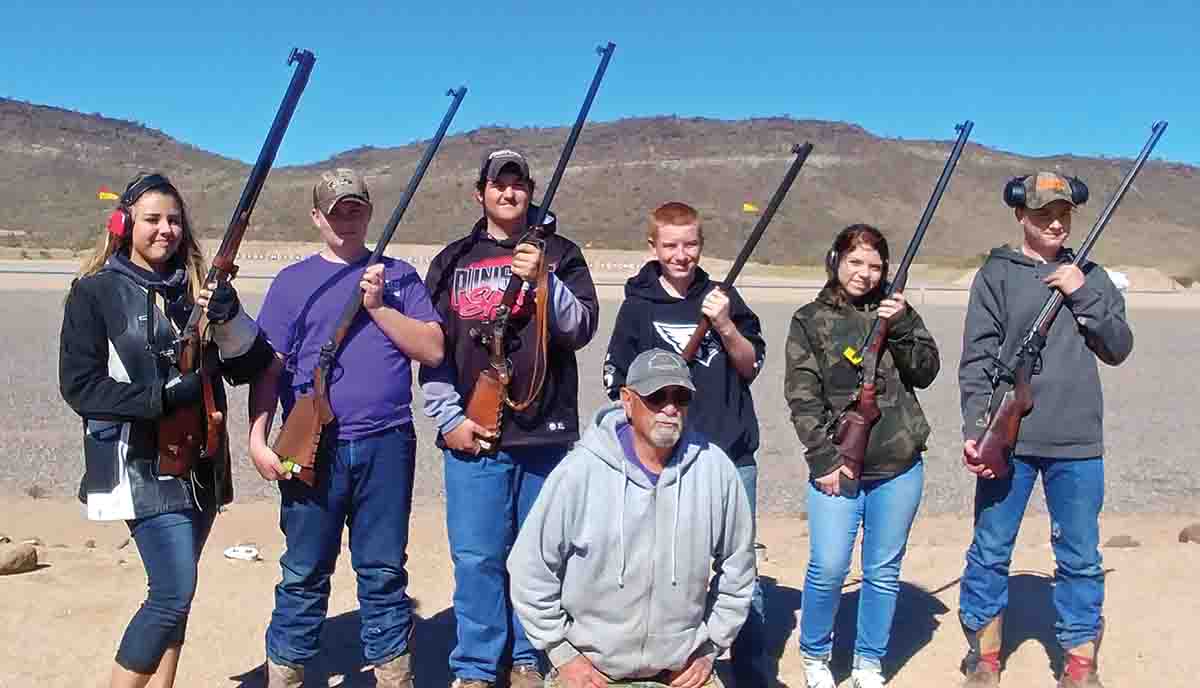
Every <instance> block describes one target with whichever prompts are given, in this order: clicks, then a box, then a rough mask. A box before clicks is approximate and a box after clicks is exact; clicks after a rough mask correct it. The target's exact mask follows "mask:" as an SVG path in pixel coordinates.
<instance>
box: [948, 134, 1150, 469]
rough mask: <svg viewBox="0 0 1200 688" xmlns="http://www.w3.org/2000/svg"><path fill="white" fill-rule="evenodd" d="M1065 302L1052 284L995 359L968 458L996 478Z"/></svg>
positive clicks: (1110, 207) (1083, 253)
mask: <svg viewBox="0 0 1200 688" xmlns="http://www.w3.org/2000/svg"><path fill="white" fill-rule="evenodd" d="M1166 130H1167V122H1166V121H1165V120H1164V121H1159V122H1155V123H1154V126H1152V127H1151V132H1150V138H1149V139H1147V141H1146V143H1145V145H1143V146H1142V151H1141V153H1139V154H1138V157H1137V158H1136V159H1135V160H1134V162H1133V167H1131V168H1130V169H1129V172H1127V173H1126V174H1125V178H1124V179H1122V180H1121V183H1120V185H1118V186H1117V190H1116V191H1115V192H1113V195H1112V198H1110V199H1109V201H1108V204H1107V205H1106V206H1104V210H1103V211H1102V212H1101V213H1100V217H1098V218H1096V224H1095V225H1094V226H1093V227H1092V230H1091V231H1090V232H1088V235H1087V237H1085V238H1084V240H1083V243H1081V244H1080V245H1079V249H1078V250H1077V251H1076V252H1075V257H1074V258H1073V259H1072V261H1071V264H1072V265H1074V266H1076V267H1079V268H1082V267H1083V265H1084V263H1085V262H1086V261H1087V257H1088V254H1089V253H1091V250H1092V247H1094V246H1095V245H1096V242H1097V241H1098V240H1099V239H1100V235H1101V234H1102V233H1103V232H1104V228H1105V226H1106V225H1108V222H1109V220H1111V219H1112V216H1113V213H1115V212H1116V210H1117V207H1118V206H1119V205H1120V204H1121V199H1123V198H1124V197H1125V192H1126V191H1128V190H1129V187H1130V186H1131V185H1132V184H1133V180H1134V178H1136V177H1137V175H1138V173H1139V172H1141V170H1142V166H1143V165H1145V164H1146V160H1147V158H1149V157H1150V152H1151V151H1152V150H1154V146H1155V145H1157V144H1158V140H1159V139H1160V138H1162V135H1163V133H1164V132H1165V131H1166ZM1064 302H1065V297H1064V296H1063V294H1062V292H1060V291H1058V290H1057V289H1052V290H1051V292H1050V295H1049V296H1048V297H1047V298H1046V303H1045V304H1044V305H1043V306H1042V310H1041V311H1040V312H1039V313H1038V316H1037V318H1036V319H1035V320H1034V322H1033V325H1032V326H1030V328H1029V331H1028V333H1027V334H1026V335H1025V337H1024V339H1023V340H1022V341H1021V344H1020V346H1018V347H1017V349H1016V351H1015V353H1014V354H1013V355H1012V358H1011V359H1010V360H1008V361H999V360H997V369H996V371H995V372H993V374H992V396H991V398H990V399H989V400H988V404H987V408H986V410H985V412H984V416H983V418H980V419H979V420H977V421H976V423H975V425H976V426H978V427H982V428H983V431H982V432H981V433H980V434H979V435H978V436H977V437H976V441H975V448H976V450H977V451H978V453H979V456H978V458H976V459H970V458H968V462H970V463H971V464H973V465H977V466H978V465H983V466H986V467H987V468H990V469H991V470H992V473H994V474H995V477H997V478H1002V477H1004V476H1006V475H1008V472H1009V469H1010V463H1011V459H1012V453H1013V450H1014V449H1016V446H1017V437H1018V436H1019V435H1020V433H1021V419H1022V418H1024V417H1025V416H1026V415H1028V414H1029V412H1030V411H1032V410H1033V406H1034V399H1033V375H1034V373H1035V372H1036V371H1035V368H1036V367H1037V366H1038V364H1039V362H1040V360H1041V354H1042V349H1043V348H1045V346H1046V337H1047V336H1048V335H1049V334H1050V327H1051V326H1052V325H1053V324H1054V319H1055V318H1056V317H1057V316H1058V312H1059V311H1060V310H1062V306H1063V303H1064ZM1005 373H1008V374H1009V375H1011V382H1010V381H1008V380H1007V376H1006V375H1005Z"/></svg>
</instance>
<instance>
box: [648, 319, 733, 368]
mask: <svg viewBox="0 0 1200 688" xmlns="http://www.w3.org/2000/svg"><path fill="white" fill-rule="evenodd" d="M654 331H655V332H657V333H658V336H659V338H660V339H662V340H663V341H665V342H666V343H668V344H670V345H671V348H672V349H675V353H677V354H681V355H682V354H683V350H684V348H686V347H687V343H688V341H689V340H690V339H691V338H692V333H693V332H695V331H696V325H695V323H684V324H679V323H665V322H658V321H655V322H654ZM720 352H721V345H720V343H718V342H717V337H716V335H714V334H713V331H712V329H711V328H710V329H709V330H708V332H706V333H704V339H701V340H700V348H699V350H697V351H696V362H697V363H699V364H700V365H702V366H704V367H705V368H707V367H709V366H710V365H712V360H713V359H714V358H716V356H717V354H718V353H720Z"/></svg>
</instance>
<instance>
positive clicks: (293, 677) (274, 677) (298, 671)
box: [267, 658, 304, 688]
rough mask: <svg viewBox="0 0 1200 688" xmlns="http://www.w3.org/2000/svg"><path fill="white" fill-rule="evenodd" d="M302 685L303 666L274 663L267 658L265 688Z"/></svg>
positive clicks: (292, 687)
mask: <svg viewBox="0 0 1200 688" xmlns="http://www.w3.org/2000/svg"><path fill="white" fill-rule="evenodd" d="M303 685H304V667H290V666H287V665H286V664H276V663H275V661H274V660H271V659H269V658H268V659H267V688H301V686H303Z"/></svg>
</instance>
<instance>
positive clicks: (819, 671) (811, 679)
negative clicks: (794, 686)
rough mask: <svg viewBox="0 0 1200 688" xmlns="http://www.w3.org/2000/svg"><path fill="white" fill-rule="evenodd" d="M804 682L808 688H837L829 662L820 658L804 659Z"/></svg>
mask: <svg viewBox="0 0 1200 688" xmlns="http://www.w3.org/2000/svg"><path fill="white" fill-rule="evenodd" d="M803 659H804V681H805V684H806V685H807V686H808V688H837V681H834V680H833V672H832V671H830V670H829V660H827V659H823V658H820V657H804V658H803Z"/></svg>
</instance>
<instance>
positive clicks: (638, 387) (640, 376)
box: [625, 349, 696, 396]
mask: <svg viewBox="0 0 1200 688" xmlns="http://www.w3.org/2000/svg"><path fill="white" fill-rule="evenodd" d="M625 386H626V387H629V388H631V389H632V390H633V391H635V392H637V393H638V394H640V395H642V396H649V395H651V394H654V393H655V392H657V391H658V390H660V389H662V388H663V387H683V388H684V389H687V390H691V391H693V392H695V391H696V386H695V385H693V384H692V372H691V370H689V369H688V364H687V361H685V360H683V357H682V356H680V355H679V354H677V353H674V352H671V351H664V350H662V349H650V350H648V351H643V352H642V353H640V354H638V355H637V358H635V359H633V363H630V364H629V372H628V373H626V374H625Z"/></svg>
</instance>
